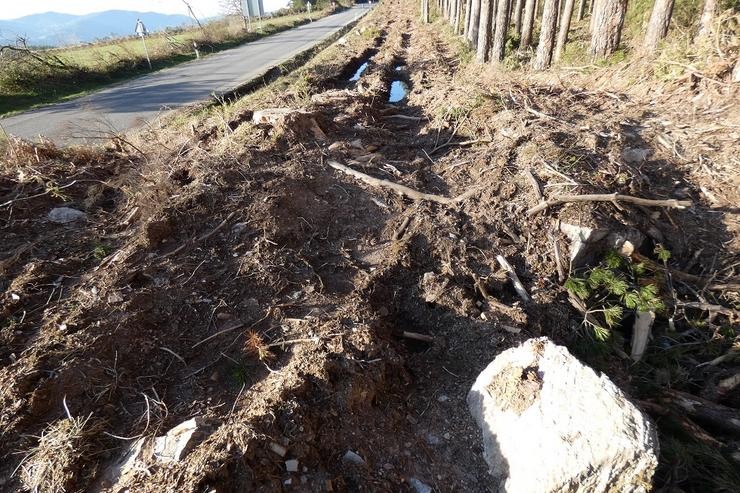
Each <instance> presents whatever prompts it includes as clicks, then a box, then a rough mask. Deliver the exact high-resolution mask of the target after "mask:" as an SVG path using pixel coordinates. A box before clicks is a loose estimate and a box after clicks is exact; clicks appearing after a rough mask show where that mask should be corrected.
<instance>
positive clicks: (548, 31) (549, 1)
mask: <svg viewBox="0 0 740 493" xmlns="http://www.w3.org/2000/svg"><path fill="white" fill-rule="evenodd" d="M557 23H558V0H545V5H544V7H543V9H542V28H541V30H540V41H539V43H537V56H536V57H535V59H534V63H533V64H532V68H534V69H535V70H545V69H546V68H547V67H549V66H550V62H551V61H552V46H553V44H555V31H556V28H557Z"/></svg>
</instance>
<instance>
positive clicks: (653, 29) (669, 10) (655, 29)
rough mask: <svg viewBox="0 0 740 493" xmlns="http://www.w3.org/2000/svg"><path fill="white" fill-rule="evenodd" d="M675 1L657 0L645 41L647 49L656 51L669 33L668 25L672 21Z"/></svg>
mask: <svg viewBox="0 0 740 493" xmlns="http://www.w3.org/2000/svg"><path fill="white" fill-rule="evenodd" d="M673 2H674V0H655V4H654V5H653V12H652V14H650V22H649V23H648V26H647V32H646V33H645V41H644V43H643V45H644V47H645V49H646V50H647V51H649V52H653V51H655V49H656V48H657V47H658V43H659V42H660V40H661V39H663V38H665V37H666V35H667V34H668V25H669V24H670V23H671V14H673Z"/></svg>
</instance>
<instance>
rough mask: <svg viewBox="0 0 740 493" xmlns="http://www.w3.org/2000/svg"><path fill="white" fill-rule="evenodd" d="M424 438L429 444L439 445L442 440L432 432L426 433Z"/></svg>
mask: <svg viewBox="0 0 740 493" xmlns="http://www.w3.org/2000/svg"><path fill="white" fill-rule="evenodd" d="M426 439H427V443H428V444H429V445H439V444H440V443H442V440H440V439H439V437H438V436H437V435H435V434H433V433H427V435H426Z"/></svg>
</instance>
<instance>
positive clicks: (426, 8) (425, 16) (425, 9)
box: [421, 0, 429, 24]
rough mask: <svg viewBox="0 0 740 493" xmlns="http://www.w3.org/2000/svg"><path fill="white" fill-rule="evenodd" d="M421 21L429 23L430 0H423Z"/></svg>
mask: <svg viewBox="0 0 740 493" xmlns="http://www.w3.org/2000/svg"><path fill="white" fill-rule="evenodd" d="M421 22H423V23H424V24H429V0H421Z"/></svg>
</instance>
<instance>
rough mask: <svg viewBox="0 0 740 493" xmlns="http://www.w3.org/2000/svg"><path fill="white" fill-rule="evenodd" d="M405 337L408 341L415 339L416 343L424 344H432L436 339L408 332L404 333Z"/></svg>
mask: <svg viewBox="0 0 740 493" xmlns="http://www.w3.org/2000/svg"><path fill="white" fill-rule="evenodd" d="M403 337H405V338H406V339H413V340H415V341H422V342H428V343H432V342H434V337H432V336H429V335H426V334H419V333H418V332H409V331H407V330H404V331H403Z"/></svg>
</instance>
